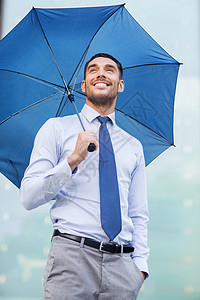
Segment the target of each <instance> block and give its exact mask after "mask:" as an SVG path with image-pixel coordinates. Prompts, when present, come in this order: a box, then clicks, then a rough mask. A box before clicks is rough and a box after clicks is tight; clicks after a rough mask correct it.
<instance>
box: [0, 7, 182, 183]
mask: <svg viewBox="0 0 200 300" xmlns="http://www.w3.org/2000/svg"><path fill="white" fill-rule="evenodd" d="M99 52H104V53H109V54H111V55H113V56H114V57H116V58H117V59H118V60H119V61H120V62H121V63H122V66H123V71H124V81H125V91H124V93H120V94H119V95H118V99H117V104H116V122H117V124H118V125H119V126H120V127H121V128H122V129H124V130H126V131H127V132H128V133H130V134H131V135H133V136H134V137H136V138H137V139H139V140H140V141H141V143H142V145H143V148H144V155H145V162H146V165H148V164H149V163H150V162H151V161H152V160H153V159H155V158H156V157H157V156H158V155H159V154H161V153H162V152H163V151H164V150H166V149H167V148H169V147H170V146H171V145H174V141H173V114H174V112H173V111H174V97H175V89H176V81H177V76H178V70H179V66H180V63H179V62H178V61H176V60H175V59H174V58H173V57H172V56H170V55H169V54H168V53H167V52H166V51H165V50H164V49H163V48H162V47H161V46H160V45H158V44H157V43H156V42H155V40H154V39H153V38H152V37H151V36H150V35H149V34H148V33H147V32H146V31H145V30H144V29H143V28H142V27H141V26H140V25H139V24H138V23H137V22H136V20H135V19H134V18H133V17H132V16H131V15H130V14H129V12H128V11H127V10H126V8H125V6H124V5H114V6H104V7H83V8H62V9H35V8H33V9H32V10H31V11H30V12H29V13H28V14H27V15H26V16H25V18H24V19H23V20H22V21H21V22H20V23H19V24H18V25H17V26H16V27H15V28H14V29H13V30H12V31H11V32H10V33H9V34H8V35H7V36H6V37H4V38H3V39H2V40H1V42H0V101H1V102H0V103H1V110H0V172H1V173H2V174H4V175H5V176H6V177H7V178H8V179H9V180H11V181H12V182H13V183H14V184H15V185H16V186H18V187H19V186H20V182H21V179H22V177H23V173H24V170H25V168H26V167H27V165H28V162H29V158H30V153H31V150H32V147H33V141H34V138H35V135H36V133H37V131H38V130H39V128H40V127H41V126H42V125H43V124H44V122H45V121H46V120H47V119H49V118H50V117H57V116H64V115H70V114H74V105H72V104H71V101H70V100H72V103H74V101H73V97H74V98H75V101H76V106H77V111H80V110H81V108H82V107H83V105H84V103H85V95H84V94H83V93H82V92H81V89H80V84H81V81H82V80H83V68H84V63H85V62H86V61H87V60H89V58H90V57H91V56H92V55H94V54H96V53H99Z"/></svg>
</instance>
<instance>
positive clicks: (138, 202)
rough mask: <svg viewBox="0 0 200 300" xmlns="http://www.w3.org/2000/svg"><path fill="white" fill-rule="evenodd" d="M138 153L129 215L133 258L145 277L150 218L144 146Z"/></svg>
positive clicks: (132, 179)
mask: <svg viewBox="0 0 200 300" xmlns="http://www.w3.org/2000/svg"><path fill="white" fill-rule="evenodd" d="M140 149H141V150H140V152H139V153H138V159H137V166H136V168H135V169H134V170H133V172H132V178H131V185H130V189H129V216H130V217H131V220H132V223H133V226H134V233H133V240H132V244H133V246H134V248H135V250H134V252H133V254H132V259H133V261H134V262H135V264H136V265H137V267H138V268H139V269H140V271H141V272H143V273H144V274H143V278H144V277H147V276H148V265H147V259H148V257H149V247H148V246H147V224H148V220H149V212H148V204H147V192H146V172H145V162H144V156H143V151H142V147H141V148H140Z"/></svg>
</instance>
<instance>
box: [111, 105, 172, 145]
mask: <svg viewBox="0 0 200 300" xmlns="http://www.w3.org/2000/svg"><path fill="white" fill-rule="evenodd" d="M115 110H116V111H118V112H120V113H122V114H123V115H125V116H126V117H129V118H131V119H132V120H134V121H136V122H137V123H139V124H141V125H142V126H144V127H145V128H147V129H149V130H150V131H152V132H153V133H155V134H156V135H158V136H159V137H161V138H162V139H163V140H165V141H166V142H168V143H169V144H170V145H171V146H174V147H176V146H175V145H174V144H173V143H171V142H169V141H168V140H167V139H166V138H164V137H163V136H162V135H161V134H159V133H158V132H156V131H155V130H153V129H151V128H150V127H148V126H147V125H145V124H143V123H142V122H140V121H138V120H137V119H135V118H133V117H131V116H129V115H128V114H126V113H124V112H123V111H121V110H120V109H117V108H115Z"/></svg>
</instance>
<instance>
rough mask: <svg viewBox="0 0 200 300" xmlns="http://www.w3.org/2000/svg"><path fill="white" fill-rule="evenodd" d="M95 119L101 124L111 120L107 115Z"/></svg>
mask: <svg viewBox="0 0 200 300" xmlns="http://www.w3.org/2000/svg"><path fill="white" fill-rule="evenodd" d="M97 119H98V120H99V122H100V123H101V124H103V123H105V124H106V123H107V122H108V121H111V119H110V118H109V117H107V116H105V117H102V116H98V117H97Z"/></svg>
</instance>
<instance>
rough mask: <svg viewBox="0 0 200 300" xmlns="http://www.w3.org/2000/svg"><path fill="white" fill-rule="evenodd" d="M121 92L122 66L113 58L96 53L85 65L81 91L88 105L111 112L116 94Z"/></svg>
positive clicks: (122, 87)
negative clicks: (84, 94)
mask: <svg viewBox="0 0 200 300" xmlns="http://www.w3.org/2000/svg"><path fill="white" fill-rule="evenodd" d="M123 90H124V81H123V80H122V66H121V64H120V62H118V60H116V59H115V58H114V57H113V56H111V55H109V54H105V53H98V54H96V55H94V56H93V57H92V58H91V59H90V60H89V61H88V62H87V63H86V65H85V70H84V80H83V81H82V91H83V92H85V93H86V103H87V104H88V105H90V106H91V107H93V108H95V109H97V108H98V107H101V108H107V109H108V108H109V109H110V110H111V111H112V110H114V107H115V103H116V99H117V94H118V93H120V92H123Z"/></svg>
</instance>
